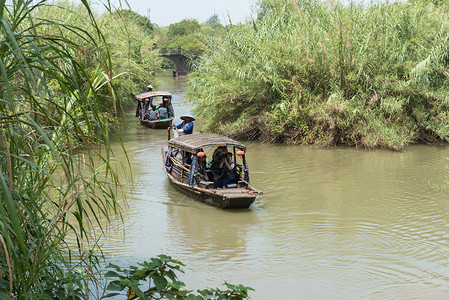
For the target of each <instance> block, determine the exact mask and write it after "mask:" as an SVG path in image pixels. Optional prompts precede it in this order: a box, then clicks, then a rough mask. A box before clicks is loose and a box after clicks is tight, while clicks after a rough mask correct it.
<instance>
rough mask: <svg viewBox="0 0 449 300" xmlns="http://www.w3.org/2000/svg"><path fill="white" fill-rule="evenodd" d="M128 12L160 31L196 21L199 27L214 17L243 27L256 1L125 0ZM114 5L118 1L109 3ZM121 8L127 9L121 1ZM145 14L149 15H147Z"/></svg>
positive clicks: (222, 22) (222, 21)
mask: <svg viewBox="0 0 449 300" xmlns="http://www.w3.org/2000/svg"><path fill="white" fill-rule="evenodd" d="M127 1H128V4H129V6H130V7H131V9H132V10H133V11H135V12H137V13H139V14H141V15H143V16H148V15H149V17H150V20H151V22H152V23H156V24H157V25H159V26H160V27H164V26H168V25H170V24H173V23H177V22H179V21H181V20H183V19H186V18H189V19H196V20H198V21H199V22H200V23H203V22H205V21H207V19H209V18H210V17H211V16H212V15H214V14H217V15H218V17H219V18H220V22H221V24H223V25H226V24H229V18H228V15H229V17H230V18H231V21H232V23H233V24H237V23H243V22H245V21H246V19H247V18H248V17H250V16H251V15H252V14H253V13H252V8H253V6H254V5H255V3H256V0H157V1H155V0H127ZM111 3H115V4H116V5H117V4H118V3H119V2H118V0H115V1H112V0H111ZM122 7H123V8H127V7H126V4H124V1H123V0H122ZM148 10H149V13H148Z"/></svg>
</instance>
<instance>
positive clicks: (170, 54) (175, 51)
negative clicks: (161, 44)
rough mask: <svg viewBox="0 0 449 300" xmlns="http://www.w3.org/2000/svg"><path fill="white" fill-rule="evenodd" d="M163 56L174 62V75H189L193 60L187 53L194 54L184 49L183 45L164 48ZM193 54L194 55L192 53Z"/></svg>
mask: <svg viewBox="0 0 449 300" xmlns="http://www.w3.org/2000/svg"><path fill="white" fill-rule="evenodd" d="M161 52H162V53H165V54H161V55H160V56H161V57H165V58H167V59H169V60H171V61H172V62H173V64H174V65H175V68H176V74H173V75H174V76H177V75H181V76H182V75H187V74H188V73H189V72H190V71H191V67H190V66H191V64H192V61H191V59H190V58H189V57H187V56H186V54H187V55H188V54H192V53H190V52H189V51H187V50H184V49H182V48H181V47H178V48H162V49H161ZM190 56H192V55H190Z"/></svg>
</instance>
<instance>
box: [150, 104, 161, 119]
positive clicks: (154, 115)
mask: <svg viewBox="0 0 449 300" xmlns="http://www.w3.org/2000/svg"><path fill="white" fill-rule="evenodd" d="M158 119H159V111H157V110H156V106H155V105H152V106H151V110H150V113H149V116H148V120H150V121H155V120H158Z"/></svg>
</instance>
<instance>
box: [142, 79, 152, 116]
mask: <svg viewBox="0 0 449 300" xmlns="http://www.w3.org/2000/svg"><path fill="white" fill-rule="evenodd" d="M152 91H153V86H152V85H151V84H149V85H147V90H146V91H144V92H142V93H148V92H152ZM151 107H153V97H149V98H146V99H145V113H147V112H148V111H149V110H150V108H151Z"/></svg>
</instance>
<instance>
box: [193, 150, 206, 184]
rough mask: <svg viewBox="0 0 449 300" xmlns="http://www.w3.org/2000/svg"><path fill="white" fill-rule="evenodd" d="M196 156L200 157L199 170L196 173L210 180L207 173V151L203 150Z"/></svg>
mask: <svg viewBox="0 0 449 300" xmlns="http://www.w3.org/2000/svg"><path fill="white" fill-rule="evenodd" d="M196 156H197V157H198V169H197V170H198V172H197V173H195V175H198V176H199V177H201V178H202V179H204V180H206V181H209V176H208V175H207V167H206V161H207V157H206V153H204V152H202V151H201V152H198V153H197V154H196Z"/></svg>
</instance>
